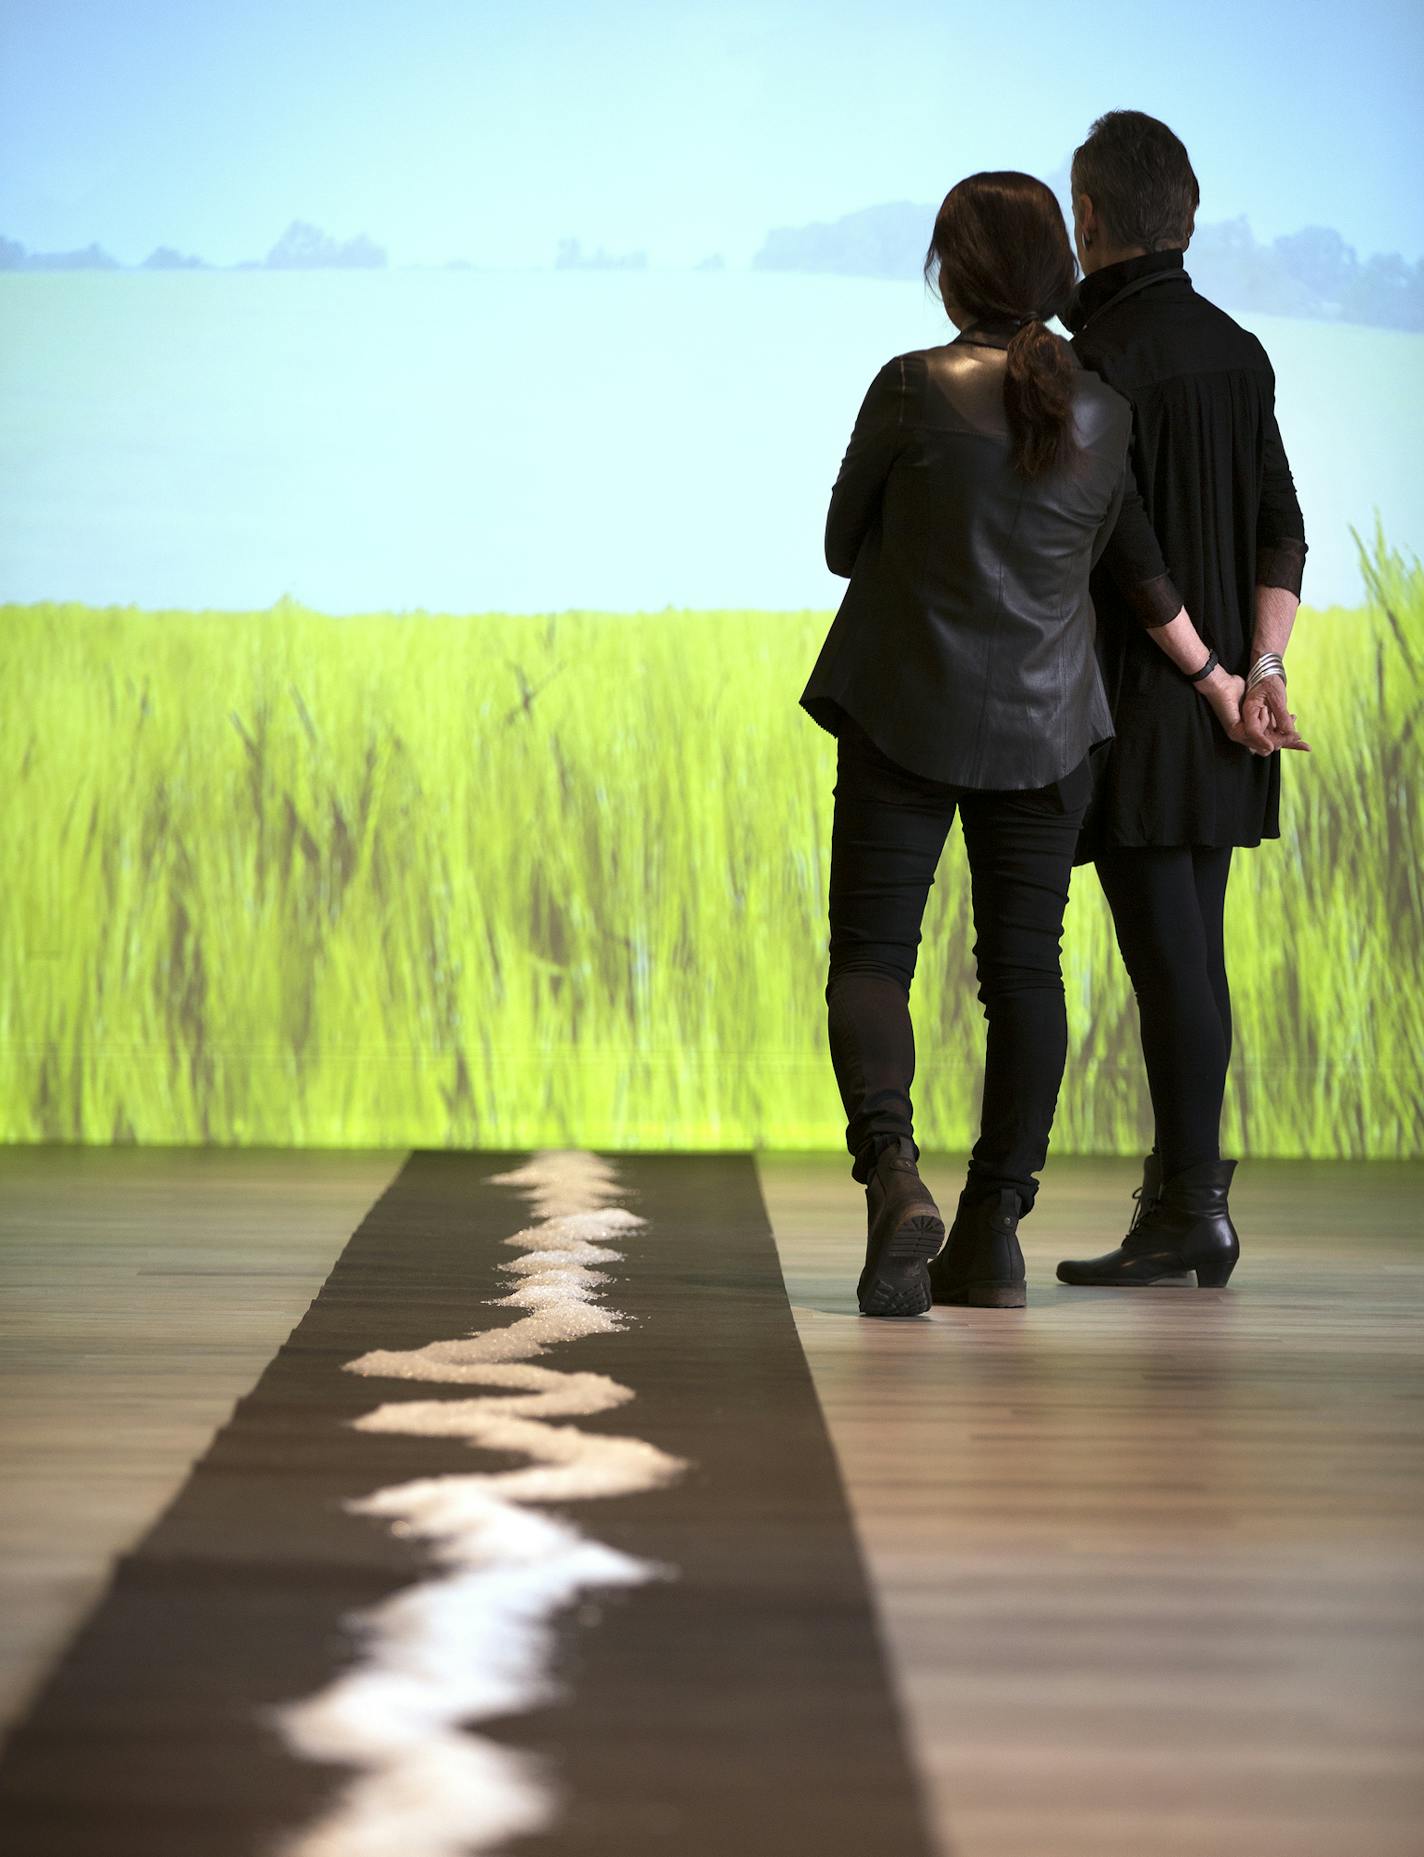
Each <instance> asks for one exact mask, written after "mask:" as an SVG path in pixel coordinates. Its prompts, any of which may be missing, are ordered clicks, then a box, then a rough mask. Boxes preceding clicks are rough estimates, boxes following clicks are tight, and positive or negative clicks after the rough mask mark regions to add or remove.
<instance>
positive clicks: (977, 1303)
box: [935, 1283, 1028, 1309]
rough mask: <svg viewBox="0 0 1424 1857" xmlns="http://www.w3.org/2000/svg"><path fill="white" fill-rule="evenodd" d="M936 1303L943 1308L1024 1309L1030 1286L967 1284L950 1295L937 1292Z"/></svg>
mask: <svg viewBox="0 0 1424 1857" xmlns="http://www.w3.org/2000/svg"><path fill="white" fill-rule="evenodd" d="M935 1301H936V1302H937V1303H939V1304H940V1306H941V1307H942V1308H953V1307H958V1308H961V1309H962V1308H970V1309H1023V1308H1025V1307H1026V1306H1027V1304H1028V1285H1027V1284H1025V1283H967V1284H966V1285H965V1286H964V1288H963V1289H962V1290H955V1291H953V1292H952V1293H951V1294H949V1295H944V1294H942V1293H941V1292H939V1291H936V1292H935Z"/></svg>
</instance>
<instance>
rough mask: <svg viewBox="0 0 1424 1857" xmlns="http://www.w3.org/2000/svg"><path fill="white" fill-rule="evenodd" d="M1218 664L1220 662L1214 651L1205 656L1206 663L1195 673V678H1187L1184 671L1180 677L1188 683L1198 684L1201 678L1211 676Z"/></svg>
mask: <svg viewBox="0 0 1424 1857" xmlns="http://www.w3.org/2000/svg"><path fill="white" fill-rule="evenodd" d="M1220 662H1221V659H1220V658H1219V657H1217V655H1216V653H1215V652H1214V651H1213V652H1210V653H1209V654H1208V656H1207V661H1206V663H1205V664H1203V666H1202V667H1201V669H1200V670H1199V671H1198V672H1197V673H1196V675H1195V676H1187V673H1186V672H1185V671H1183V672H1182V675H1183V677H1186V679H1187V682H1188V683H1200V682H1201V680H1202V678H1203V677H1210V676H1211V674H1212V672H1213V671H1214V670H1215V669H1216V667H1217V665H1218V664H1220Z"/></svg>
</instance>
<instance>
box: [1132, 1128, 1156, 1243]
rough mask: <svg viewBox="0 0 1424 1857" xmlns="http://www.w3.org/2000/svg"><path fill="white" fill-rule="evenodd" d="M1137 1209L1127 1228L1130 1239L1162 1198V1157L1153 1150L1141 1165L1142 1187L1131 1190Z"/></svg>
mask: <svg viewBox="0 0 1424 1857" xmlns="http://www.w3.org/2000/svg"><path fill="white" fill-rule="evenodd" d="M1132 1197H1133V1198H1134V1199H1135V1200H1136V1201H1137V1209H1136V1210H1135V1211H1134V1213H1133V1215H1132V1223H1131V1224H1130V1225H1129V1226H1128V1228H1127V1235H1128V1237H1129V1238H1130V1237H1131V1236H1132V1234H1133V1233H1134V1232H1135V1231H1136V1230H1137V1228H1138V1226H1139V1225H1140V1224H1141V1223H1142V1221H1143V1220H1144V1219H1145V1218H1146V1217H1147V1215H1148V1213H1149V1212H1151V1210H1152V1208H1153V1207H1154V1206H1155V1205H1156V1204H1157V1203H1158V1201H1159V1200H1160V1199H1161V1197H1162V1156H1161V1155H1160V1154H1159V1153H1158V1152H1157V1150H1156V1149H1155V1148H1154V1149H1153V1150H1152V1152H1151V1153H1150V1154H1149V1155H1148V1156H1147V1157H1146V1158H1145V1159H1144V1161H1143V1163H1142V1185H1141V1186H1139V1187H1135V1188H1134V1189H1133V1194H1132Z"/></svg>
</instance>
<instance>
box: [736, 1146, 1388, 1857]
mask: <svg viewBox="0 0 1424 1857" xmlns="http://www.w3.org/2000/svg"><path fill="white" fill-rule="evenodd" d="M925 1169H926V1176H927V1178H928V1179H929V1180H930V1181H931V1184H932V1185H934V1186H936V1187H937V1189H939V1190H940V1192H941V1199H942V1203H948V1204H950V1205H952V1202H953V1198H954V1193H955V1190H956V1187H957V1184H958V1182H957V1179H956V1176H955V1173H954V1170H953V1168H952V1167H951V1166H950V1165H949V1164H948V1163H945V1164H941V1165H939V1166H938V1167H937V1166H935V1165H934V1162H933V1160H932V1159H931V1160H929V1161H927V1162H926V1163H925ZM762 1179H763V1187H764V1191H765V1193H766V1197H767V1202H768V1206H769V1209H770V1211H771V1215H772V1223H773V1225H774V1227H775V1230H776V1233H777V1238H778V1244H779V1248H780V1251H781V1256H782V1263H783V1269H784V1271H785V1275H786V1279H787V1284H788V1288H789V1291H790V1295H791V1299H792V1304H793V1308H794V1311H795V1315H796V1319H797V1323H798V1327H799V1331H800V1334H801V1337H802V1342H803V1345H804V1346H805V1349H806V1353H807V1356H808V1358H809V1360H810V1363H811V1368H812V1372H813V1375H814V1377H815V1380H816V1384H817V1388H818V1391H819V1393H820V1396H821V1399H822V1403H823V1406H824V1409H825V1411H826V1414H827V1418H828V1421H829V1423H830V1427H831V1432H832V1437H833V1439H834V1442H835V1445H836V1449H837V1452H838V1454H839V1457H840V1461H841V1464H842V1468H843V1471H844V1474H845V1477H846V1481H847V1484H848V1487H849V1491H850V1496H851V1502H852V1506H853V1509H854V1512H855V1515H856V1518H857V1523H858V1527H859V1529H860V1532H861V1536H862V1541H863V1544H864V1547H865V1549H866V1552H867V1555H868V1558H869V1562H870V1565H871V1568H872V1572H873V1580H874V1585H875V1587H876V1589H877V1592H878V1596H879V1601H880V1605H881V1607H882V1615H883V1620H884V1624H885V1628H886V1631H887V1634H888V1636H889V1639H890V1642H891V1644H892V1646H893V1650H894V1660H895V1664H896V1667H897V1671H898V1675H899V1681H900V1684H901V1692H902V1697H903V1701H904V1706H905V1709H906V1712H907V1716H908V1719H909V1722H910V1725H911V1732H912V1734H913V1738H914V1742H915V1746H916V1750H917V1753H918V1758H919V1761H920V1763H921V1767H922V1770H923V1772H924V1773H925V1775H926V1777H927V1783H928V1785H929V1787H930V1790H931V1793H932V1799H933V1806H934V1810H935V1814H936V1819H937V1823H938V1824H939V1826H940V1828H941V1830H942V1833H943V1835H944V1838H945V1845H946V1849H947V1850H948V1849H953V1850H954V1851H955V1852H956V1853H957V1857H1040V1854H1042V1857H1079V1854H1080V1853H1081V1854H1082V1857H1089V1854H1090V1853H1091V1854H1092V1857H1118V1854H1121V1857H1127V1853H1132V1854H1133V1857H1208V1854H1210V1857H1228V1853H1229V1854H1230V1857H1239V1854H1240V1853H1251V1854H1252V1857H1275V1854H1277V1853H1279V1854H1280V1857H1287V1854H1288V1857H1343V1854H1346V1853H1348V1854H1349V1857H1406V1853H1407V1854H1409V1857H1417V1854H1418V1853H1419V1852H1421V1851H1424V1465H1421V1416H1424V1403H1421V1395H1424V1375H1421V1354H1420V1341H1421V1334H1424V1329H1421V1316H1424V1271H1421V1265H1420V1255H1419V1246H1418V1240H1419V1235H1420V1233H1419V1213H1418V1207H1419V1204H1420V1189H1421V1187H1424V1168H1419V1167H1411V1166H1408V1165H1397V1166H1396V1165H1388V1164H1376V1165H1373V1166H1352V1165H1330V1164H1323V1163H1302V1164H1293V1163H1256V1164H1254V1165H1252V1166H1250V1167H1243V1169H1242V1172H1241V1175H1240V1186H1239V1188H1238V1190H1237V1192H1236V1193H1235V1194H1234V1195H1233V1204H1234V1207H1235V1209H1236V1212H1237V1222H1238V1224H1239V1226H1240V1227H1241V1230H1242V1235H1243V1241H1244V1258H1243V1263H1242V1264H1241V1266H1240V1267H1239V1268H1238V1270H1237V1273H1236V1277H1235V1279H1234V1281H1233V1284H1232V1286H1231V1288H1230V1289H1229V1290H1227V1291H1224V1292H1216V1293H1211V1292H1208V1293H1202V1292H1198V1291H1196V1290H1167V1289H1163V1290H1150V1291H1107V1290H1070V1289H1067V1288H1064V1287H1062V1286H1061V1285H1059V1284H1057V1283H1056V1282H1055V1280H1054V1275H1053V1271H1054V1265H1055V1264H1056V1262H1057V1259H1058V1258H1059V1257H1060V1256H1063V1255H1070V1254H1075V1255H1092V1254H1094V1253H1095V1252H1096V1251H1098V1250H1100V1249H1106V1248H1107V1247H1108V1245H1109V1244H1111V1243H1113V1242H1115V1241H1116V1238H1117V1236H1118V1235H1120V1233H1121V1230H1122V1229H1123V1227H1124V1225H1125V1215H1126V1213H1127V1211H1129V1210H1130V1202H1129V1200H1128V1198H1127V1195H1128V1193H1129V1191H1130V1188H1131V1186H1132V1184H1133V1183H1134V1181H1133V1170H1132V1169H1131V1168H1130V1167H1128V1166H1127V1165H1126V1164H1123V1163H1115V1162H1088V1161H1058V1162H1056V1163H1053V1164H1051V1165H1050V1168H1049V1170H1048V1173H1047V1175H1046V1176H1045V1185H1044V1191H1043V1194H1042V1197H1041V1200H1040V1210H1039V1211H1038V1212H1036V1213H1035V1215H1034V1217H1033V1218H1032V1219H1031V1220H1029V1221H1028V1222H1027V1223H1026V1225H1025V1227H1024V1230H1023V1238H1024V1249H1025V1253H1026V1255H1027V1258H1028V1266H1029V1280H1030V1294H1029V1307H1028V1309H1027V1310H1025V1311H998V1310H985V1311H978V1310H947V1309H946V1310H936V1311H935V1312H934V1314H933V1315H932V1316H930V1317H927V1318H924V1319H922V1320H918V1321H912V1322H870V1321H865V1320H863V1319H860V1318H859V1317H857V1316H856V1314H855V1304H854V1300H853V1289H854V1281H855V1275H856V1272H857V1270H858V1268H859V1264H860V1258H861V1252H862V1250H863V1244H864V1209H863V1200H862V1198H861V1196H860V1189H859V1188H857V1187H855V1186H854V1185H853V1184H851V1183H850V1181H849V1178H848V1175H847V1172H846V1164H845V1162H844V1160H842V1159H840V1158H835V1159H832V1158H828V1157H825V1156H817V1157H814V1158H807V1159H796V1158H791V1157H773V1158H770V1159H766V1160H764V1161H763V1163H762Z"/></svg>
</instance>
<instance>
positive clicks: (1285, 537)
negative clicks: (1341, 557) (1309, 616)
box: [1256, 376, 1305, 599]
mask: <svg viewBox="0 0 1424 1857" xmlns="http://www.w3.org/2000/svg"><path fill="white" fill-rule="evenodd" d="M1264 410H1265V419H1264V430H1263V438H1264V441H1265V443H1264V457H1265V471H1264V474H1263V476H1262V480H1261V506H1260V510H1259V512H1258V514H1257V517H1256V585H1257V586H1258V587H1284V588H1285V589H1286V591H1287V592H1288V593H1293V594H1294V595H1295V596H1296V598H1297V599H1299V598H1300V586H1301V581H1302V579H1303V578H1304V574H1305V519H1304V518H1303V517H1302V515H1301V513H1300V502H1299V500H1298V498H1297V497H1296V493H1295V479H1294V478H1293V477H1292V476H1291V468H1290V463H1289V461H1288V460H1287V458H1286V448H1285V446H1284V445H1283V444H1282V443H1281V429H1280V427H1279V426H1278V425H1277V424H1276V392H1275V378H1274V376H1272V378H1271V386H1270V392H1269V396H1268V398H1267V401H1266V406H1265V409H1264Z"/></svg>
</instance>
